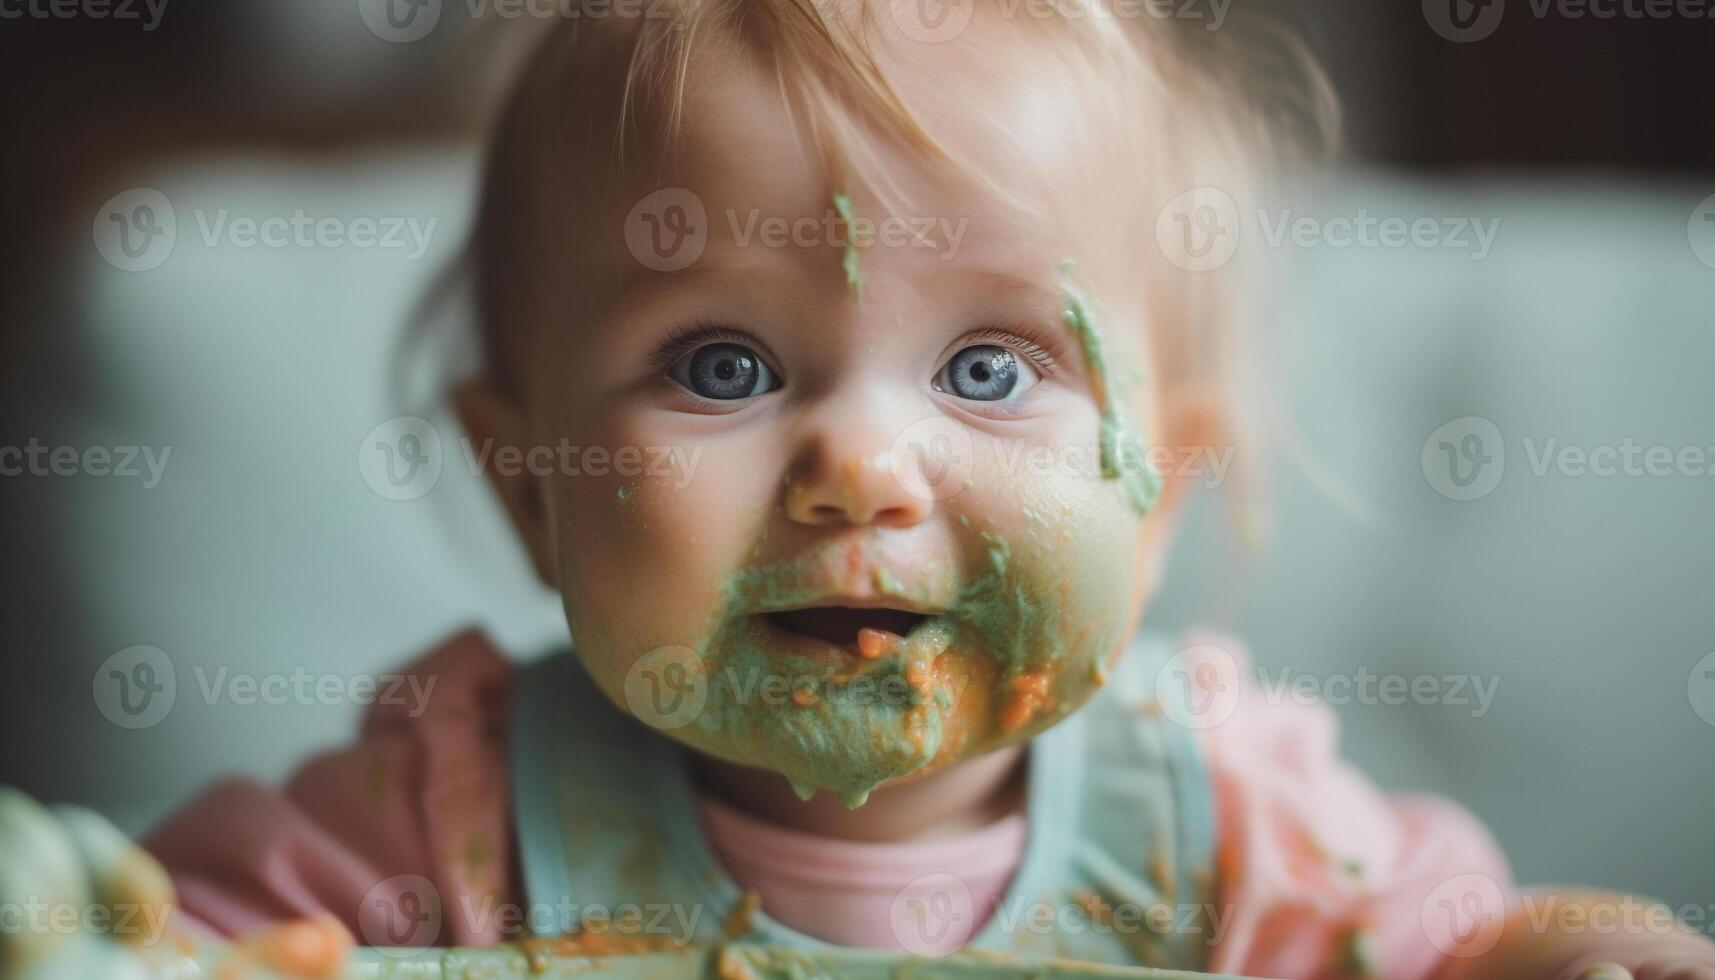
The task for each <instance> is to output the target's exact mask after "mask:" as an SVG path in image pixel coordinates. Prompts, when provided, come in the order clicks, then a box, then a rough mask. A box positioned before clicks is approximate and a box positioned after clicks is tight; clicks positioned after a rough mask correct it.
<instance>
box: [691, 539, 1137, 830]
mask: <svg viewBox="0 0 1715 980" xmlns="http://www.w3.org/2000/svg"><path fill="white" fill-rule="evenodd" d="M980 543H981V550H980V551H979V552H977V553H975V554H973V555H972V556H971V557H972V559H973V566H974V573H973V576H972V577H971V578H970V580H969V581H968V582H967V583H966V584H965V585H964V586H963V587H962V588H960V589H959V590H958V592H957V593H956V594H955V595H954V596H953V597H952V600H951V602H950V603H949V606H950V608H949V609H948V610H947V612H945V613H943V614H941V615H937V616H930V617H928V618H927V619H925V620H923V621H922V622H920V623H918V624H917V626H916V627H914V628H913V629H912V630H911V632H910V634H909V635H908V636H906V637H904V638H902V640H901V641H899V642H897V643H895V644H894V645H893V648H892V649H890V650H888V651H886V652H884V653H883V655H882V656H880V657H878V658H876V659H874V660H860V659H855V658H854V659H852V660H849V661H845V662H841V661H839V660H837V659H835V660H830V659H828V658H821V657H808V656H801V655H792V654H782V653H780V652H779V651H778V649H777V647H776V646H775V643H774V641H773V639H772V637H771V636H770V634H769V632H768V630H767V628H766V627H765V626H764V625H763V624H762V623H760V622H758V620H757V618H756V616H755V613H756V611H757V610H760V609H783V608H793V607H797V606H806V605H816V604H819V603H820V602H822V601H823V600H824V593H823V592H822V591H821V590H820V589H819V588H818V587H817V585H816V584H815V583H817V582H819V581H823V582H825V578H823V577H821V576H818V575H817V574H816V570H817V568H818V565H816V564H815V563H814V561H813V560H812V559H810V558H805V559H802V560H798V561H785V562H779V563H775V564H769V565H762V566H758V567H753V568H746V569H741V570H739V571H738V572H735V573H733V574H732V575H731V576H729V577H728V579H727V581H726V583H725V584H724V585H723V589H722V609H721V612H720V614H719V616H718V618H717V622H716V623H715V625H714V628H713V629H712V631H711V632H710V633H709V638H708V642H707V643H706V644H705V645H704V646H703V647H702V649H701V650H700V651H699V652H700V654H701V656H702V659H703V666H704V673H705V676H706V678H707V692H708V698H707V701H706V703H705V708H704V710H703V711H702V712H701V714H700V715H699V716H698V718H697V720H696V724H697V725H698V726H700V727H701V728H702V729H703V731H704V732H706V733H707V734H709V735H711V736H717V737H718V738H719V739H720V740H721V741H722V742H724V744H725V745H726V746H727V747H729V748H730V749H731V750H732V751H734V752H736V754H737V756H738V757H739V758H740V760H741V761H744V762H746V763H748V764H751V765H757V766H761V767H764V768H767V769H771V770H773V771H775V772H779V773H781V774H782V775H784V776H785V777H786V778H787V779H788V780H789V781H790V782H791V784H792V787H793V789H794V790H795V791H796V792H797V793H798V795H799V796H800V797H802V798H805V799H808V798H809V797H810V796H811V795H813V794H814V793H815V791H816V790H817V789H822V788H826V789H828V790H830V791H832V792H833V793H834V794H835V795H836V796H837V797H838V798H839V799H840V800H841V801H843V802H844V803H845V804H846V805H847V806H852V807H856V806H860V805H862V804H863V803H864V801H865V800H867V799H868V797H869V793H870V791H871V790H873V789H874V788H875V787H876V786H878V785H880V784H882V783H884V782H887V781H889V780H893V779H897V778H899V777H902V776H907V775H910V774H911V773H913V772H915V771H917V770H918V769H921V768H922V767H924V766H926V765H928V764H929V763H930V762H931V761H933V760H934V759H935V757H936V756H937V755H938V754H939V753H940V751H941V749H942V747H943V741H944V738H945V734H946V733H945V730H944V729H945V713H946V712H947V711H948V710H949V709H950V708H951V706H952V704H953V693H954V692H953V691H951V690H949V689H948V687H947V684H946V683H945V682H944V680H943V679H942V677H941V676H940V675H938V674H937V673H936V672H935V669H934V664H935V658H936V657H938V656H940V655H941V654H942V653H943V652H945V651H947V650H949V649H958V650H961V651H965V652H967V653H973V654H976V655H980V656H983V657H987V658H991V659H993V660H994V661H995V662H996V663H997V665H998V667H999V668H1000V669H999V670H997V671H995V680H994V683H995V685H996V687H995V693H994V696H995V697H996V698H997V699H998V697H999V692H1004V691H1005V690H1006V689H1007V686H1008V685H1009V684H1010V683H1011V682H1012V680H1013V679H1014V678H1016V677H1017V676H1018V675H1019V674H1020V673H1022V672H1024V671H1027V670H1033V669H1040V668H1042V667H1043V666H1044V665H1048V664H1051V663H1053V662H1055V661H1057V660H1059V659H1061V658H1063V657H1065V656H1066V655H1067V654H1068V652H1069V650H1070V645H1069V643H1068V641H1067V640H1066V638H1065V637H1063V636H1062V635H1061V624H1062V622H1063V617H1062V615H1061V610H1060V609H1059V608H1058V606H1057V605H1056V604H1055V602H1054V601H1052V600H1051V599H1050V598H1049V597H1048V596H1047V595H1046V594H1045V592H1046V590H1045V589H1044V588H1043V587H1042V585H1041V584H1040V583H1037V582H1033V581H1031V580H1030V578H1029V577H1028V576H1024V575H1021V574H1020V568H1019V565H1018V562H1019V556H1017V555H1015V553H1014V550H1013V547H1012V546H1011V545H1010V544H1009V543H1008V542H1007V541H1006V540H1005V539H1003V538H1001V537H1000V536H999V535H996V534H994V533H992V532H988V531H984V532H981V536H980ZM1032 560H1034V559H1032ZM874 584H875V588H876V591H877V592H878V593H881V594H883V595H887V596H890V597H895V598H903V599H907V600H913V601H918V602H930V601H932V600H933V596H932V595H931V594H930V588H929V586H927V585H922V586H918V587H917V588H915V589H913V588H911V587H909V586H907V585H906V584H905V583H903V582H901V581H900V580H899V579H898V578H897V577H896V576H894V575H892V574H888V573H885V572H878V573H877V574H876V575H875V576H874ZM1103 642H1105V639H1104V641H1103ZM770 677H773V678H784V683H783V682H782V681H781V680H776V681H774V682H773V683H774V685H775V687H774V692H773V694H772V695H771V696H768V697H765V696H764V682H765V680H766V679H767V678H770ZM783 687H784V688H785V689H786V690H791V691H795V690H798V689H799V688H805V689H807V690H809V691H812V692H813V693H814V697H813V698H812V697H806V698H805V699H804V700H802V701H800V700H798V699H795V698H793V697H791V696H782V695H781V690H782V688H783ZM972 693H976V692H972ZM979 696H980V695H979Z"/></svg>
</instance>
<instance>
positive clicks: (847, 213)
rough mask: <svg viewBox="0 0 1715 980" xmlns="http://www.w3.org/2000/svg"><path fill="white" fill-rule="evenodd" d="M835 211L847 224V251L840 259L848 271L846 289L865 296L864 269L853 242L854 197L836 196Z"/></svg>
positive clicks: (842, 266)
mask: <svg viewBox="0 0 1715 980" xmlns="http://www.w3.org/2000/svg"><path fill="white" fill-rule="evenodd" d="M834 210H835V211H836V212H838V214H839V216H840V220H841V221H843V222H845V228H846V250H845V254H844V255H842V256H841V257H840V267H841V268H843V269H845V270H846V287H847V288H849V289H850V290H851V291H852V293H853V295H856V296H862V295H863V267H862V266H861V265H859V264H858V252H857V243H856V242H853V241H852V197H851V195H850V194H848V193H846V192H845V191H840V192H839V193H837V194H835V195H834Z"/></svg>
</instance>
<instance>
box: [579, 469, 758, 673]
mask: <svg viewBox="0 0 1715 980" xmlns="http://www.w3.org/2000/svg"><path fill="white" fill-rule="evenodd" d="M625 444H626V445H636V446H639V447H640V448H641V449H643V450H644V451H645V452H644V459H645V461H646V462H647V461H648V460H650V459H653V460H654V461H655V462H654V465H653V466H649V465H645V466H644V467H642V468H632V469H631V470H630V471H628V472H624V473H622V472H618V471H615V472H610V473H608V474H606V475H603V476H599V477H596V476H589V477H582V478H578V479H576V480H572V481H569V482H566V483H563V484H562V486H561V487H560V488H559V500H560V502H561V506H560V507H559V508H558V509H557V515H556V519H557V520H558V521H559V524H560V527H559V540H560V541H561V544H562V548H561V553H560V562H559V565H560V569H561V576H560V583H561V594H562V598H563V599H564V601H565V605H566V612H567V618H568V620H569V621H570V623H571V626H572V631H573V638H574V640H575V641H576V642H577V644H578V647H579V650H580V655H581V656H582V657H583V658H584V661H585V663H586V664H588V665H589V666H590V667H591V669H592V671H595V672H597V674H598V679H599V680H601V681H602V683H603V685H604V686H611V685H612V684H616V683H617V680H616V678H619V677H623V675H624V672H625V671H626V670H627V669H628V668H629V667H630V666H631V664H632V663H633V662H634V661H635V660H636V659H637V658H638V657H641V656H643V655H644V654H646V653H648V652H649V651H651V650H655V649H658V648H660V647H664V646H689V647H697V646H698V645H699V643H700V641H701V640H702V638H703V637H704V636H705V635H706V633H707V631H708V630H709V628H710V626H711V623H712V621H713V618H714V617H715V616H717V615H718V612H719V609H720V603H721V591H720V590H721V583H722V581H723V580H724V577H725V575H726V574H727V573H728V572H730V571H731V569H732V568H733V567H735V566H736V565H737V564H739V563H740V562H741V561H742V560H743V556H744V554H745V553H746V552H747V550H748V549H749V548H750V547H751V544H752V540H753V538H754V535H755V531H754V527H753V525H755V524H756V523H757V522H759V521H761V520H763V519H764V517H765V515H766V508H765V506H764V505H763V504H761V503H754V504H753V503H747V502H746V496H745V489H744V488H743V487H741V486H736V485H728V484H729V483H730V481H729V480H728V475H727V473H725V472H723V470H725V469H726V468H725V467H719V466H714V465H711V464H710V460H709V459H708V457H707V454H706V453H699V452H697V450H696V448H695V447H689V446H687V445H685V444H683V443H679V444H676V445H673V446H666V445H665V444H663V443H661V442H654V443H651V442H650V441H649V440H647V439H635V440H634V441H633V442H629V443H625ZM674 453H676V454H677V455H676V456H675V455H673V454H674ZM604 674H605V675H607V676H605V677H603V676H601V675H604Z"/></svg>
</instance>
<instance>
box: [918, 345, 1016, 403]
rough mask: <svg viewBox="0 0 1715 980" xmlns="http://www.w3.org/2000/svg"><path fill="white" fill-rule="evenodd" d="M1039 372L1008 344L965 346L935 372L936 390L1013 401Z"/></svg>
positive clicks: (968, 396) (982, 398)
mask: <svg viewBox="0 0 1715 980" xmlns="http://www.w3.org/2000/svg"><path fill="white" fill-rule="evenodd" d="M1036 380H1037V378H1036V372H1035V370H1033V369H1032V368H1031V367H1030V365H1029V364H1027V363H1025V362H1024V361H1021V360H1019V359H1018V357H1017V355H1015V354H1013V352H1012V351H1010V350H1008V349H1007V348H1005V347H996V346H993V345H990V344H983V345H978V346H975V347H966V348H965V349H964V350H962V351H959V352H958V353H957V354H954V355H953V359H952V360H950V361H948V362H947V366H946V367H944V368H942V369H941V370H940V371H939V372H938V373H937V374H936V376H935V390H936V391H945V392H949V393H951V394H954V395H957V396H958V397H960V398H965V399H968V400H970V401H978V402H998V401H1010V400H1012V399H1014V398H1017V397H1019V396H1020V395H1023V394H1024V393H1025V392H1026V391H1029V390H1030V388H1031V387H1032V386H1033V385H1034V384H1035V383H1036Z"/></svg>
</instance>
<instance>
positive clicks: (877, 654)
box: [857, 626, 902, 660]
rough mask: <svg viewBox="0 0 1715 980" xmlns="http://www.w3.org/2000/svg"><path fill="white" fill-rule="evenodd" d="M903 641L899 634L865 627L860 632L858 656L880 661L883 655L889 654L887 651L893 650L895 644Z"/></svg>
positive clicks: (858, 636)
mask: <svg viewBox="0 0 1715 980" xmlns="http://www.w3.org/2000/svg"><path fill="white" fill-rule="evenodd" d="M901 639H902V638H901V637H900V635H899V634H898V633H891V632H889V631H887V630H878V629H872V628H871V627H868V626H865V627H864V628H863V629H860V630H858V635H857V648H858V656H860V657H862V658H864V659H865V660H878V659H880V658H881V657H882V655H883V654H885V653H887V651H889V650H891V649H893V647H894V645H895V644H898V643H899V642H901Z"/></svg>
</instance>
